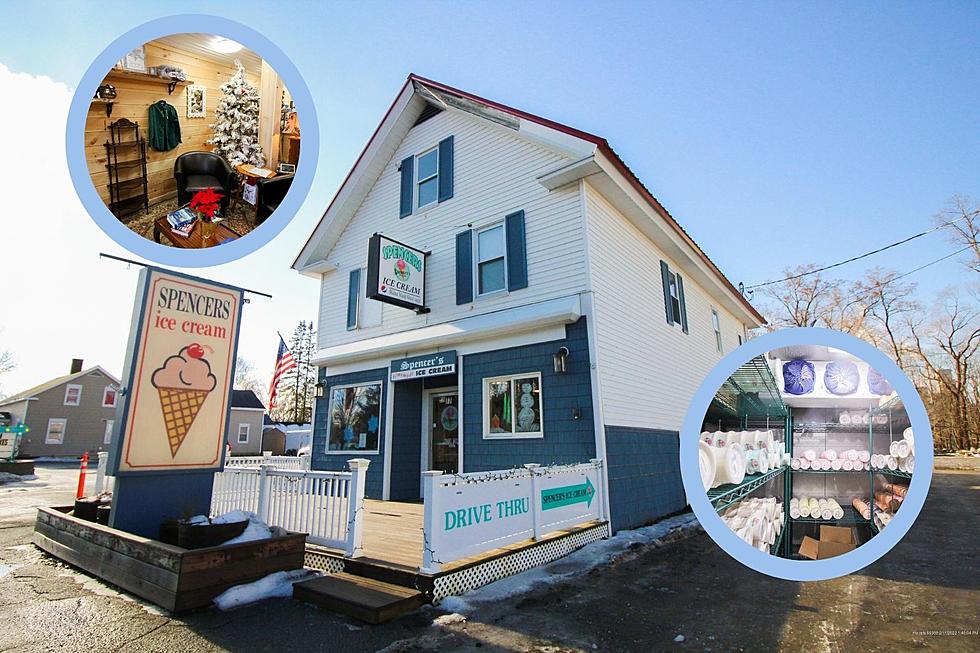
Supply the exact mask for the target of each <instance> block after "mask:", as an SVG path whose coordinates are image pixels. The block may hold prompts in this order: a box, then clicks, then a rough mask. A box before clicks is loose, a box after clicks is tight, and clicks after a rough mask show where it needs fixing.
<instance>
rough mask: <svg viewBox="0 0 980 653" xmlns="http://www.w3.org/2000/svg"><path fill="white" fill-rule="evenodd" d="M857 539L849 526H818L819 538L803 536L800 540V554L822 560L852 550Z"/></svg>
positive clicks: (811, 558) (855, 545)
mask: <svg viewBox="0 0 980 653" xmlns="http://www.w3.org/2000/svg"><path fill="white" fill-rule="evenodd" d="M856 547H857V540H856V539H855V537H854V532H853V530H852V529H850V528H845V527H843V526H820V539H818V540H815V539H813V538H812V537H809V536H805V537H804V538H803V541H802V542H800V555H801V556H803V557H804V558H809V559H810V560H824V559H826V558H833V557H834V556H839V555H843V554H845V553H847V552H848V551H853V550H854V549H855V548H856Z"/></svg>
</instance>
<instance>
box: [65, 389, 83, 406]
mask: <svg viewBox="0 0 980 653" xmlns="http://www.w3.org/2000/svg"><path fill="white" fill-rule="evenodd" d="M80 403H82V386H80V385H75V384H69V385H68V387H66V388H65V405H66V406H77V405H78V404H80Z"/></svg>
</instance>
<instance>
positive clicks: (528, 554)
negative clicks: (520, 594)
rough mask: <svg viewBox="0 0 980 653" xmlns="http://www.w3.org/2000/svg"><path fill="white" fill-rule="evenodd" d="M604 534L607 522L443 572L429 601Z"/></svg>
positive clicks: (550, 558)
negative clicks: (463, 567)
mask: <svg viewBox="0 0 980 653" xmlns="http://www.w3.org/2000/svg"><path fill="white" fill-rule="evenodd" d="M607 537H609V524H600V525H598V526H594V527H592V528H589V529H587V530H584V531H580V532H578V533H575V534H574V535H569V536H566V537H559V538H555V539H553V540H549V541H547V542H543V543H542V544H539V545H537V546H533V547H530V548H527V549H522V550H520V551H515V552H514V553H511V554H508V555H505V556H502V557H500V558H494V559H493V560H488V561H487V562H483V563H480V564H478V565H474V566H472V567H467V568H466V569H461V570H460V571H456V572H452V573H449V574H446V575H445V576H439V577H437V578H436V580H435V587H434V588H433V592H432V602H433V604H436V605H438V603H439V601H441V600H442V599H444V598H446V597H447V596H457V595H459V594H462V593H463V592H468V591H470V590H472V589H476V588H477V587H483V586H484V585H489V584H490V583H492V582H494V581H495V580H500V579H501V578H506V577H507V576H513V575H514V574H519V573H521V572H522V571H527V570H528V569H533V568H534V567H540V566H541V565H544V564H548V563H549V562H551V561H553V560H557V559H558V558H562V557H564V556H567V555H568V554H569V553H572V552H573V551H577V550H578V549H581V548H582V547H583V546H585V545H586V544H591V543H592V542H597V541H599V540H601V539H604V538H607Z"/></svg>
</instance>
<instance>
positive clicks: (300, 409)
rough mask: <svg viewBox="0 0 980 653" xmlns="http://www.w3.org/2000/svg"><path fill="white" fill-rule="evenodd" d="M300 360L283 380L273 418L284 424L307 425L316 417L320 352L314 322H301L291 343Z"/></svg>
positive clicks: (290, 340)
mask: <svg viewBox="0 0 980 653" xmlns="http://www.w3.org/2000/svg"><path fill="white" fill-rule="evenodd" d="M287 344H288V346H289V351H290V352H291V353H292V355H293V360H295V361H296V367H295V368H293V369H292V370H290V371H289V372H287V373H286V374H285V375H284V376H283V378H282V379H281V380H280V381H279V390H278V392H277V394H278V398H277V399H276V406H275V408H274V409H273V410H272V417H273V419H275V420H277V421H280V422H300V423H306V422H309V421H311V420H312V418H313V395H314V391H315V389H316V380H317V379H316V375H317V368H316V365H314V364H313V355H314V354H315V353H316V331H315V330H314V329H313V322H312V321H310V322H306V321H302V322H300V323H299V324H298V325H297V326H296V328H295V329H294V330H293V335H292V336H291V337H290V338H289V342H288V343H287Z"/></svg>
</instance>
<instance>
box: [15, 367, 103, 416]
mask: <svg viewBox="0 0 980 653" xmlns="http://www.w3.org/2000/svg"><path fill="white" fill-rule="evenodd" d="M92 372H100V373H101V374H102V375H103V376H105V377H106V378H107V379H109V381H111V382H112V383H113V384H114V385H115V386H116V387H119V385H120V384H119V379H117V378H116V377H114V376H113V375H111V374H109V373H108V372H106V371H105V368H103V367H100V366H99V365H96V366H94V367H90V368H88V369H87V370H82V371H81V372H75V373H74V374H65V375H64V376H58V377H55V378H53V379H51V380H50V381H46V382H44V383H42V384H40V385H36V386H34V387H33V388H30V389H28V390H24V391H23V392H18V393H17V394H15V395H11V396H10V397H7V398H6V399H0V406H6V405H8V404H14V403H17V402H19V401H25V400H28V399H35V398H36V397H37V395H39V394H42V393H44V392H47V391H48V390H52V389H54V388H57V387H58V386H59V385H64V384H66V383H71V382H72V381H74V380H75V379H78V378H81V377H83V376H85V375H87V374H91V373H92Z"/></svg>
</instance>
